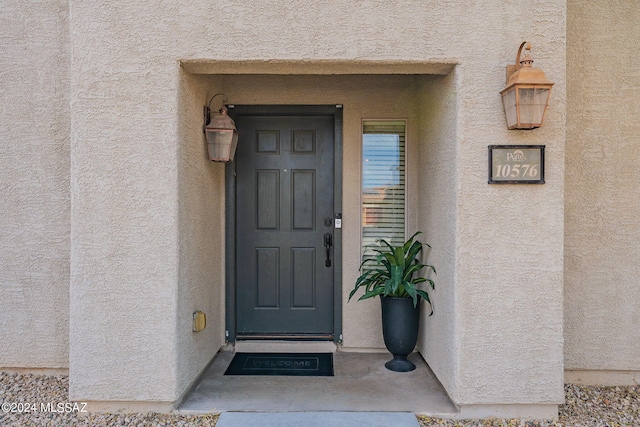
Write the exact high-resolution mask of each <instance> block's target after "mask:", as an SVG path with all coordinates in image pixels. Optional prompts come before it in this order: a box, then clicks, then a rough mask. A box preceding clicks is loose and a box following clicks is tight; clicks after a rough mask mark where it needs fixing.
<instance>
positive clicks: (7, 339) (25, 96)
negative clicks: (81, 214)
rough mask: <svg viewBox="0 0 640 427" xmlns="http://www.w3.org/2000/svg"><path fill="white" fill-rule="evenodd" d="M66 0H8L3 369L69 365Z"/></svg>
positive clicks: (4, 25) (0, 116)
mask: <svg viewBox="0 0 640 427" xmlns="http://www.w3.org/2000/svg"><path fill="white" fill-rule="evenodd" d="M68 25H69V22H68V7H67V2H66V1H63V0H46V1H41V2H38V5H37V7H34V5H33V4H31V3H29V2H24V1H19V0H15V1H14V0H7V1H3V2H2V4H0V164H1V166H0V343H2V344H1V345H0V348H1V350H0V368H1V367H26V368H66V367H67V366H68V345H69V333H68V330H69V321H68V311H69V232H70V221H69V205H70V196H69V114H70V113H69V99H70V97H69V32H68V31H69V26H68Z"/></svg>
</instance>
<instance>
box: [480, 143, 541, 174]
mask: <svg viewBox="0 0 640 427" xmlns="http://www.w3.org/2000/svg"><path fill="white" fill-rule="evenodd" d="M489 184H544V145H490V146H489Z"/></svg>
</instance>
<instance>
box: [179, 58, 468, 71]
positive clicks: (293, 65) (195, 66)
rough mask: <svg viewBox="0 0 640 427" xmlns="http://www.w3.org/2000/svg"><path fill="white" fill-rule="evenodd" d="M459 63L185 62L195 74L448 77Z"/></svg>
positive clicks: (296, 60)
mask: <svg viewBox="0 0 640 427" xmlns="http://www.w3.org/2000/svg"><path fill="white" fill-rule="evenodd" d="M457 64H458V61H456V60H453V59H449V58H447V59H439V60H433V61H410V60H363V59H356V60H348V59H339V60H335V59H263V60H232V59H226V60H216V59H184V60H181V61H180V65H181V66H182V68H183V69H184V70H185V71H187V72H189V73H192V74H324V75H328V74H334V75H338V74H435V75H447V74H449V73H450V72H451V70H453V68H454V67H455V66H456V65H457Z"/></svg>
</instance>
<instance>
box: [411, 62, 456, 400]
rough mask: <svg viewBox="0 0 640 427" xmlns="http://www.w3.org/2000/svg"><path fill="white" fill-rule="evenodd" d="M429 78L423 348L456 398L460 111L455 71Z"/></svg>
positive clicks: (424, 104) (425, 96)
mask: <svg viewBox="0 0 640 427" xmlns="http://www.w3.org/2000/svg"><path fill="white" fill-rule="evenodd" d="M457 74H458V73H457V72H453V73H450V74H449V75H448V76H446V77H437V78H432V79H429V80H426V81H424V82H423V83H422V85H421V86H420V89H419V93H420V97H419V103H418V111H419V119H420V121H419V127H420V137H419V145H418V148H419V151H418V156H416V159H418V160H419V163H418V165H417V167H418V174H419V175H418V178H419V181H418V183H417V184H416V187H417V188H419V189H420V191H419V192H418V195H419V199H418V204H417V209H416V213H417V215H418V223H419V225H418V227H417V229H418V230H421V231H423V233H424V234H423V235H422V236H421V237H422V241H423V242H424V243H428V244H429V245H431V250H425V252H424V254H423V259H422V261H423V262H425V263H427V264H431V265H433V266H434V267H435V268H436V272H437V274H436V275H433V274H429V277H430V278H431V279H432V280H434V282H435V283H436V287H435V290H433V291H429V294H430V295H431V300H432V301H431V302H432V305H433V307H432V308H433V311H434V313H433V315H432V316H431V317H427V316H426V315H427V314H428V312H426V311H425V308H426V307H428V306H426V305H423V311H422V320H421V328H420V339H419V342H418V349H419V350H420V353H421V354H422V355H423V356H424V358H425V359H426V360H428V363H429V366H430V367H431V369H432V370H433V372H434V373H435V374H436V376H437V377H438V378H439V379H440V382H442V384H443V385H444V387H445V389H446V390H448V391H449V393H450V395H451V396H452V397H455V396H454V393H457V384H456V380H457V378H458V370H459V366H458V365H457V363H456V360H457V358H458V356H459V354H460V348H459V340H458V339H457V336H456V333H457V331H458V328H459V325H458V323H457V322H458V320H457V316H456V275H455V273H456V258H457V257H456V248H457V244H456V236H457V233H456V225H457V220H456V212H457V207H458V203H457V200H458V198H457V194H456V193H457V176H456V171H457V167H456V166H455V165H456V163H457V158H456V156H457V152H458V144H456V143H455V141H456V140H457V135H456V132H457V111H458V103H457V99H456V92H455V90H456V89H455V88H456V76H457Z"/></svg>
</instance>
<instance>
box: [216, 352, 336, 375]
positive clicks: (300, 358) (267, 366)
mask: <svg viewBox="0 0 640 427" xmlns="http://www.w3.org/2000/svg"><path fill="white" fill-rule="evenodd" d="M224 374H225V375H285V376H298V377H332V376H333V354H332V353H236V354H235V356H233V360H231V363H230V364H229V367H228V368H227V371H226V372H225V373H224Z"/></svg>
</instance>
